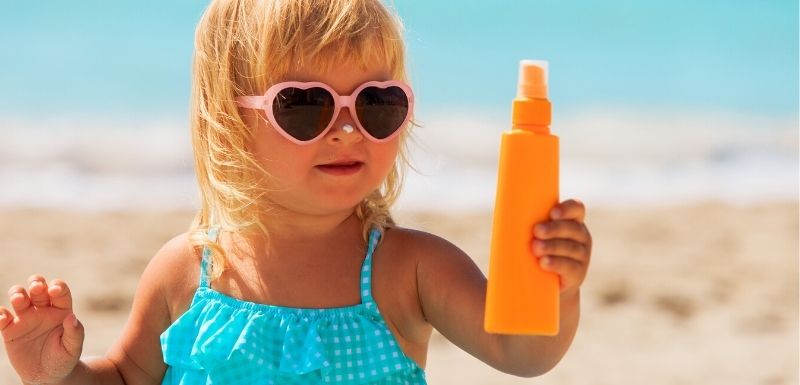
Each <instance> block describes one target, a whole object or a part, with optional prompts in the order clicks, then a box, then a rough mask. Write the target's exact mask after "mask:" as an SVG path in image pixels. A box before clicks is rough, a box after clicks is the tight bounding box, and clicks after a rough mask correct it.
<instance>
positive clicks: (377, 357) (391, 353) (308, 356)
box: [161, 229, 426, 385]
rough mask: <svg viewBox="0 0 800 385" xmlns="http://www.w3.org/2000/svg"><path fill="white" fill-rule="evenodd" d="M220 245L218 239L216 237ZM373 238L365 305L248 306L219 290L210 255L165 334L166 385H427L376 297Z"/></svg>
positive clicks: (374, 235)
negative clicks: (209, 266)
mask: <svg viewBox="0 0 800 385" xmlns="http://www.w3.org/2000/svg"><path fill="white" fill-rule="evenodd" d="M209 235H210V237H211V238H212V239H213V238H214V237H215V236H216V234H215V232H214V231H213V230H212V232H211V233H210V234H209ZM379 237H380V232H379V231H377V230H376V229H373V230H372V231H371V232H370V237H369V247H368V249H367V255H366V257H365V258H364V262H363V264H362V268H361V283H360V285H361V303H360V304H358V305H354V306H347V307H338V308H324V309H300V308H290V307H283V306H274V305H266V304H259V303H253V302H246V301H242V300H239V299H236V298H233V297H229V296H227V295H225V294H222V293H220V292H218V291H216V290H214V289H212V288H211V287H210V286H209V284H208V278H207V274H206V270H207V260H208V258H209V250H208V249H206V250H203V262H202V264H201V278H200V285H199V287H198V289H197V291H196V292H195V295H194V298H193V299H192V304H191V306H190V307H189V309H188V310H187V311H186V313H184V314H183V315H182V316H181V317H180V318H179V319H178V320H176V321H175V323H173V324H172V325H170V327H169V328H168V329H167V330H166V331H164V333H162V334H161V349H162V353H163V355H164V362H165V363H167V365H168V368H167V372H166V374H165V376H164V380H163V382H162V384H163V385H201V384H202V385H211V384H213V385H228V384H258V385H260V384H276V385H278V384H280V385H295V384H296V385H314V384H375V385H377V384H400V385H419V384H426V381H425V372H424V371H423V370H422V368H420V367H419V366H418V365H417V364H416V363H415V362H414V361H413V360H411V359H410V358H408V357H407V356H406V355H405V354H404V353H403V351H402V350H401V349H400V346H399V345H398V344H397V340H396V339H395V338H394V336H393V335H392V333H391V332H390V330H389V328H388V327H387V326H386V322H385V320H384V319H383V316H382V315H381V313H380V311H379V310H378V306H377V305H376V303H375V300H374V298H373V297H372V285H371V277H372V254H373V252H374V250H375V247H376V245H377V243H378V240H379Z"/></svg>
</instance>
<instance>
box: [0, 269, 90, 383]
mask: <svg viewBox="0 0 800 385" xmlns="http://www.w3.org/2000/svg"><path fill="white" fill-rule="evenodd" d="M8 295H9V299H10V302H11V307H13V308H14V312H16V316H14V314H12V313H11V311H9V310H8V309H6V308H4V307H2V306H0V332H2V334H3V342H4V343H5V346H6V353H7V354H8V359H9V361H11V365H12V366H13V367H14V370H16V371H17V374H18V375H19V376H20V378H21V379H22V381H23V382H25V383H44V384H48V383H55V382H58V381H60V380H62V379H64V378H65V377H67V376H68V375H69V374H70V373H72V370H73V369H74V368H75V365H77V363H78V360H79V359H80V356H81V350H82V349H83V336H84V333H83V325H81V324H80V323H79V322H78V319H77V318H75V315H74V314H73V313H72V294H71V293H70V291H69V287H67V284H66V282H64V281H62V280H59V279H55V280H53V281H51V282H50V284H49V285H48V284H47V281H46V280H45V278H44V277H43V276H41V275H33V276H31V277H30V278H29V279H28V291H25V288H24V287H22V286H20V285H15V286H13V287H12V288H11V289H10V290H9V292H8Z"/></svg>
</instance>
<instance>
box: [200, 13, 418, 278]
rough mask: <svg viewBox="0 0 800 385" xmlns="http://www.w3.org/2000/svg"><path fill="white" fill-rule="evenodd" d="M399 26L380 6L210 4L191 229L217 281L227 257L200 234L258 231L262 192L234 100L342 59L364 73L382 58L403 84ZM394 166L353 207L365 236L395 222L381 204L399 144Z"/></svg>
mask: <svg viewBox="0 0 800 385" xmlns="http://www.w3.org/2000/svg"><path fill="white" fill-rule="evenodd" d="M401 34H402V24H401V22H400V20H399V18H398V17H397V16H396V15H395V14H393V13H390V12H389V10H388V9H387V8H386V7H385V6H384V5H383V4H382V3H381V2H380V0H214V1H212V2H211V4H210V5H209V7H208V8H207V9H206V11H205V13H204V14H203V17H202V18H201V20H200V22H199V24H198V26H197V31H196V34H195V53H194V63H193V78H192V94H191V103H190V105H191V107H190V108H191V110H190V117H191V131H192V144H193V149H194V158H195V169H196V173H197V180H198V184H199V187H200V196H201V202H200V203H201V207H200V209H199V212H198V213H197V216H196V217H195V220H194V221H193V223H192V225H191V227H190V230H189V233H190V239H191V242H192V244H193V245H194V246H195V247H198V248H199V247H202V246H207V247H209V248H210V250H211V265H210V270H209V272H210V274H209V275H210V277H209V278H210V279H211V280H214V279H217V278H219V276H220V275H221V274H222V272H223V271H224V269H225V266H226V260H227V257H226V253H225V250H224V249H223V248H222V247H221V246H220V245H219V243H216V242H212V240H210V239H209V238H208V230H209V229H210V228H212V227H216V228H218V229H219V230H220V231H222V232H237V233H238V232H253V231H260V232H261V233H263V234H264V235H265V236H267V235H268V234H267V233H266V228H265V226H264V223H262V218H263V214H264V213H267V212H268V210H269V208H268V207H267V206H266V204H265V202H264V199H262V198H264V196H265V195H266V194H267V193H268V192H267V191H265V190H264V188H263V187H261V183H260V181H261V180H263V179H264V178H265V177H268V176H267V175H265V173H264V172H263V170H262V169H261V167H260V166H259V163H258V161H257V159H256V158H255V157H254V156H253V153H252V151H251V146H250V144H249V143H250V139H251V138H252V136H253V132H252V131H251V128H250V127H248V126H247V125H246V124H245V123H244V122H243V120H242V118H241V117H240V115H239V112H238V109H237V106H236V104H235V102H234V98H235V97H236V96H240V95H262V94H263V93H264V92H265V91H266V89H267V88H268V87H269V86H270V85H272V84H274V83H275V82H277V81H279V80H280V79H281V78H282V77H283V76H285V75H286V74H287V73H289V72H290V71H291V70H293V69H295V68H298V67H304V66H308V65H312V66H314V68H318V69H320V71H325V70H326V69H328V68H331V67H332V66H333V65H335V64H337V63H343V62H349V63H356V64H359V65H360V66H361V67H362V68H366V66H367V63H369V62H371V61H374V60H376V59H377V60H380V61H381V62H383V63H386V64H387V65H388V68H389V69H390V70H391V74H392V76H393V78H394V79H399V80H403V81H405V82H408V79H407V75H406V70H405V48H404V45H403V41H402V36H401ZM407 132H408V130H406V133H404V134H403V137H402V138H401V141H402V143H403V144H402V145H401V150H400V154H399V156H398V160H397V161H396V162H395V164H394V166H393V168H392V169H391V171H390V172H389V174H388V175H387V177H386V178H385V180H384V181H383V183H382V184H381V186H380V187H379V188H378V189H377V190H375V191H373V192H372V193H371V194H370V195H369V196H367V197H366V198H365V199H364V200H363V201H362V202H361V203H360V204H359V205H358V206H357V207H356V214H357V215H358V217H359V218H360V219H361V220H362V223H363V228H362V230H363V231H362V232H363V236H364V238H365V239H366V237H367V234H368V232H369V229H370V228H373V227H375V228H377V229H379V230H380V231H381V232H382V231H383V229H385V228H388V227H391V226H393V225H394V221H393V220H392V217H391V215H390V213H389V208H390V207H391V205H392V203H393V202H394V201H395V199H396V198H397V195H398V193H399V191H400V186H401V184H402V170H403V168H404V167H405V165H407V161H406V159H407V157H406V149H405V138H406V136H407Z"/></svg>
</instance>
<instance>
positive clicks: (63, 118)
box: [0, 0, 798, 210]
mask: <svg viewBox="0 0 800 385" xmlns="http://www.w3.org/2000/svg"><path fill="white" fill-rule="evenodd" d="M392 3H393V4H394V7H396V9H397V11H398V13H399V15H400V17H401V18H402V20H403V22H404V25H405V28H406V30H405V36H406V41H407V45H408V64H409V73H410V75H411V81H412V85H413V86H414V90H415V94H416V96H417V103H418V104H417V111H416V112H417V114H416V118H417V120H418V121H419V122H420V123H422V125H423V127H419V128H417V129H416V130H415V138H416V140H415V142H414V143H412V144H411V145H410V152H411V155H412V156H411V157H412V162H413V166H414V168H415V169H416V170H417V171H410V172H409V173H408V175H407V179H406V184H405V191H404V194H403V195H402V197H401V199H400V201H399V202H398V207H400V208H406V209H437V210H441V209H445V210H464V209H490V208H491V206H492V204H493V200H494V187H495V178H496V164H497V152H498V147H499V138H500V133H501V132H502V131H504V130H507V129H508V128H509V124H510V117H509V115H510V105H511V99H513V97H514V92H515V85H516V76H517V64H518V61H519V60H520V59H544V60H548V61H549V62H550V71H551V72H550V90H551V101H552V102H553V126H552V131H553V133H554V134H556V135H558V136H559V137H560V138H561V144H562V159H561V178H562V179H561V190H562V191H561V192H562V197H565V198H566V197H575V198H580V199H582V200H584V201H586V202H587V203H588V204H590V205H594V206H606V205H619V206H630V205H639V204H641V205H653V204H681V203H687V202H694V201H701V200H722V201H726V202H734V203H752V202H764V201H769V200H776V199H781V200H783V199H797V197H798V19H797V14H798V5H797V2H796V1H788V0H776V1H770V2H751V1H744V0H735V1H721V0H712V1H704V2H691V1H688V0H681V1H669V2H667V1H651V2H642V1H634V0H608V1H599V0H597V1H588V0H587V1H582V2H580V3H575V4H572V3H570V4H566V3H564V2H557V1H555V0H548V1H537V2H521V1H510V0H509V1H499V2H495V3H492V5H491V6H488V5H487V3H486V2H482V1H477V0H465V1H458V2H455V1H437V2H422V1H411V0H394V1H393V2H392ZM206 4H207V2H206V1H199V2H198V1H189V0H180V1H172V2H168V3H164V2H156V1H152V0H150V1H141V2H114V3H108V2H101V1H99V0H93V1H82V2H77V3H76V2H72V3H65V2H57V1H53V0H51V1H37V2H11V1H0V7H2V8H0V43H2V47H3V48H2V49H1V50H0V133H2V135H3V140H2V141H0V181H2V183H3V186H4V188H3V189H0V207H13V208H20V207H29V208H30V207H33V208H68V209H77V210H107V209H129V208H143V207H146V208H155V209H182V208H193V207H196V205H197V193H196V187H195V184H194V179H193V171H192V160H191V148H190V144H189V134H188V127H187V121H188V119H187V116H186V111H187V109H188V106H187V101H188V89H189V82H190V62H191V50H192V38H193V37H192V35H193V29H194V25H195V23H196V22H197V20H198V19H199V17H200V15H201V13H202V10H203V8H204V7H205V5H206Z"/></svg>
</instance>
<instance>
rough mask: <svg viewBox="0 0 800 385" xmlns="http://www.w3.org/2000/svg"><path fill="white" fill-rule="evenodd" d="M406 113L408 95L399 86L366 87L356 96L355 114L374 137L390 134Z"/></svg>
mask: <svg viewBox="0 0 800 385" xmlns="http://www.w3.org/2000/svg"><path fill="white" fill-rule="evenodd" d="M407 114H408V96H407V95H406V93H405V92H404V91H403V89H402V88H400V87H387V88H378V87H367V88H365V89H363V90H361V92H360V93H359V94H358V97H356V115H358V121H359V122H361V125H362V126H364V129H366V130H367V132H369V134H370V135H372V136H374V137H375V138H376V139H385V138H387V137H389V135H392V134H393V133H394V132H395V131H397V129H398V128H400V125H401V124H403V121H404V120H406V115H407Z"/></svg>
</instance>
